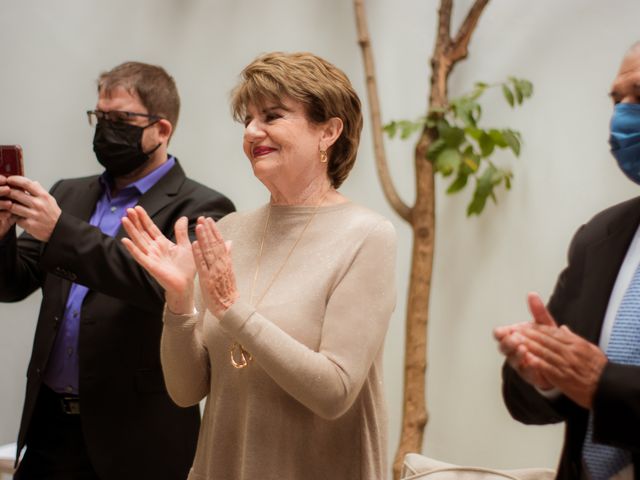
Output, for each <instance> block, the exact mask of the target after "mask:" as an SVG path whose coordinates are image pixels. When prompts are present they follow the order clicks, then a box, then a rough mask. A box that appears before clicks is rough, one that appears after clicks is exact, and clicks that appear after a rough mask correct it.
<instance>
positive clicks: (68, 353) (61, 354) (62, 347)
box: [44, 156, 176, 395]
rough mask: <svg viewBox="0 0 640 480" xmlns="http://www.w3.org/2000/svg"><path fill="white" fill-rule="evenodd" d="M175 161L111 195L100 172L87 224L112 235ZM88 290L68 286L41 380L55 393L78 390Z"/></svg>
mask: <svg viewBox="0 0 640 480" xmlns="http://www.w3.org/2000/svg"><path fill="white" fill-rule="evenodd" d="M175 163H176V161H175V158H174V157H171V156H170V157H169V160H167V161H166V162H165V163H163V164H162V165H160V166H159V167H158V168H156V169H155V170H154V171H153V172H151V173H149V174H148V175H147V176H145V177H143V178H141V179H140V180H138V181H136V182H134V183H132V184H130V185H127V186H126V187H125V188H123V189H122V190H120V191H119V192H118V193H117V194H116V196H114V197H112V196H111V186H110V183H111V182H110V179H109V176H108V174H107V173H106V172H105V173H103V174H102V176H101V177H100V184H101V185H102V188H103V193H102V196H101V197H100V199H99V200H98V203H96V209H95V210H94V212H93V215H91V218H90V219H89V223H90V224H91V225H93V226H94V227H98V228H99V229H100V230H101V231H102V233H104V234H105V235H109V236H111V237H115V236H116V234H117V233H118V230H119V229H120V224H121V219H122V217H123V216H124V215H125V214H126V211H127V208H131V207H134V206H135V205H136V204H137V203H138V200H139V199H140V197H141V196H142V195H143V194H144V193H146V192H147V191H148V190H149V189H150V188H151V187H153V186H154V185H155V184H156V183H157V182H158V180H160V179H161V178H162V177H163V176H165V175H166V173H167V172H168V171H169V170H171V168H172V167H173V166H174V165H175ZM88 292H89V289H88V288H87V287H85V286H84V285H79V284H77V283H73V284H72V285H71V289H70V290H69V296H68V297H67V304H66V307H65V311H64V316H63V318H62V323H61V324H60V330H58V334H57V336H56V340H55V343H54V345H53V350H52V351H51V356H50V358H49V363H48V365H47V369H46V371H45V374H44V383H45V384H47V385H48V386H49V387H50V388H51V389H53V390H55V391H56V392H59V393H66V394H71V395H78V394H79V393H80V392H79V385H78V384H79V376H78V371H79V368H78V367H79V358H78V335H79V333H80V317H81V315H82V302H84V298H85V297H86V296H87V293H88Z"/></svg>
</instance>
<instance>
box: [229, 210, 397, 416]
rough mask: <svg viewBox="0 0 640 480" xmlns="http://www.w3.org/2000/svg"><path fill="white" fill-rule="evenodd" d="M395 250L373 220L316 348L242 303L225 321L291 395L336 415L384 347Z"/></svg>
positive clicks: (334, 295) (389, 229) (331, 301)
mask: <svg viewBox="0 0 640 480" xmlns="http://www.w3.org/2000/svg"><path fill="white" fill-rule="evenodd" d="M395 253H396V237H395V231H394V229H393V226H392V225H391V223H389V222H388V221H383V222H380V223H378V224H376V225H375V226H374V227H373V228H372V230H371V231H370V232H369V234H368V235H367V237H366V239H365V240H364V241H363V243H362V245H361V246H360V249H359V250H358V252H357V253H356V255H355V257H354V259H353V261H352V263H351V265H350V267H349V268H348V270H347V271H346V273H345V274H344V275H343V277H342V278H341V279H340V281H339V283H338V284H337V285H336V287H335V288H334V289H333V291H332V292H331V294H330V296H329V298H328V299H327V307H326V312H325V317H324V321H323V327H322V333H321V341H320V346H319V348H318V351H314V350H311V349H310V348H308V347H307V346H306V345H303V344H302V343H300V342H298V341H297V340H295V339H294V338H292V337H291V336H290V335H288V334H287V333H286V332H284V331H283V330H282V329H280V328H279V327H278V326H276V325H275V324H274V323H273V322H271V321H269V320H268V319H267V318H265V317H263V316H262V315H261V314H260V313H258V312H257V311H256V310H255V309H254V308H253V307H252V306H250V305H248V304H247V303H245V302H243V301H242V300H238V301H237V302H236V303H235V304H234V305H233V306H232V307H231V308H230V309H229V310H227V312H226V313H225V315H224V316H223V317H222V319H221V322H220V325H221V326H222V328H223V329H224V330H225V331H226V332H227V333H229V335H231V336H232V337H234V338H235V339H236V340H237V341H239V342H240V343H241V344H242V345H243V346H244V347H245V348H246V349H247V350H248V351H249V352H251V355H252V356H253V357H255V359H256V361H258V362H259V363H260V366H261V367H262V368H263V369H264V370H265V371H266V372H267V374H268V375H269V376H270V377H271V378H272V379H273V380H274V381H275V382H276V383H278V384H279V385H280V386H281V387H282V388H283V389H284V390H285V391H286V392H288V393H289V394H290V395H291V396H293V397H294V398H295V399H297V400H298V401H299V402H300V403H302V404H303V405H305V406H306V407H307V408H309V409H310V410H312V411H313V412H314V413H315V414H317V415H319V416H321V417H323V418H327V419H334V418H338V417H340V416H341V415H342V414H344V413H345V412H346V411H347V410H348V409H349V408H350V407H351V405H352V404H353V402H354V401H355V399H356V398H357V396H358V394H359V393H360V390H361V388H362V385H363V384H364V382H365V380H366V378H367V375H368V374H369V370H370V369H371V366H372V364H373V362H374V360H375V358H376V356H377V355H378V353H379V352H380V349H381V348H382V346H383V341H384V337H385V334H386V331H387V326H388V323H389V319H390V317H391V314H392V312H393V309H394V307H395V300H396V291H395Z"/></svg>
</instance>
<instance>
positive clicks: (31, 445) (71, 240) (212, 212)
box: [0, 62, 234, 480]
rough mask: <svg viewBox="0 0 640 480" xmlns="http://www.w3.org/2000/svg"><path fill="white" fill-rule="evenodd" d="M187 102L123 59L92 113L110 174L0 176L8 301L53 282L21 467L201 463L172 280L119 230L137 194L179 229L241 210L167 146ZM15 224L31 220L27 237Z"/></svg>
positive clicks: (83, 470)
mask: <svg viewBox="0 0 640 480" xmlns="http://www.w3.org/2000/svg"><path fill="white" fill-rule="evenodd" d="M179 109H180V99H179V96H178V91H177V89H176V86H175V82H174V80H173V78H172V77H171V76H169V75H168V74H167V72H165V71H164V69H162V68H160V67H157V66H154V65H148V64H144V63H139V62H127V63H124V64H122V65H119V66H117V67H115V68H114V69H112V70H110V71H108V72H106V73H104V74H102V75H101V76H100V78H99V80H98V103H97V105H96V107H95V109H94V110H90V111H89V112H87V114H88V117H89V122H90V124H91V125H95V134H94V139H93V150H94V152H95V154H96V157H97V159H98V162H99V163H100V164H101V165H102V166H103V167H104V169H105V171H104V173H103V174H102V175H99V176H91V177H86V178H78V179H71V180H61V181H59V182H58V183H56V184H55V185H54V186H53V188H52V189H51V191H50V192H47V191H46V190H44V189H43V188H42V187H41V186H40V185H39V184H38V183H37V182H34V181H32V180H30V179H28V178H25V177H18V176H14V177H9V178H5V177H3V176H0V301H4V302H15V301H20V300H22V299H23V298H25V297H27V296H28V295H30V294H31V293H32V292H34V291H35V290H37V289H41V290H42V304H41V308H40V315H39V318H38V324H37V328H36V333H35V340H34V344H33V353H32V357H31V362H30V364H29V368H28V372H27V389H26V398H25V404H24V410H23V414H22V422H21V426H20V433H19V436H18V447H19V449H21V448H22V447H23V446H25V445H26V447H27V449H26V453H25V455H24V458H23V460H22V462H21V464H20V466H19V468H18V471H17V473H16V477H15V478H17V479H26V480H31V479H59V480H63V479H64V480H67V479H98V478H99V479H102V480H110V479H113V480H115V479H118V480H122V479H144V478H153V479H167V480H169V479H171V480H183V479H184V478H186V477H187V475H188V471H189V468H190V466H191V463H192V461H193V456H194V453H195V446H196V440H197V434H198V428H199V418H200V417H199V412H198V408H197V406H196V407H192V408H187V409H183V408H179V407H177V406H176V405H175V404H173V402H172V401H171V400H170V398H169V396H168V394H167V391H166V388H165V384H164V380H163V375H162V371H161V368H160V334H161V331H162V309H163V305H164V292H163V290H162V288H161V287H160V285H158V283H157V282H156V281H155V280H154V279H152V278H151V277H150V276H148V275H147V273H146V272H145V271H144V269H142V268H140V267H139V266H138V264H137V263H136V262H135V261H134V260H133V258H132V257H131V256H130V255H129V253H128V252H127V251H126V249H125V248H124V247H123V246H122V244H121V241H120V239H121V238H122V236H123V234H124V232H123V230H122V229H121V224H120V220H121V218H122V217H123V216H124V215H126V209H127V208H130V207H133V206H135V205H142V206H143V207H144V208H145V210H147V212H150V214H151V216H152V218H153V221H154V223H155V224H156V225H157V226H158V228H159V229H160V230H161V231H162V233H163V234H164V235H166V236H167V237H170V238H171V239H172V240H173V241H175V238H176V236H178V237H180V236H182V237H183V238H186V237H187V236H188V235H191V236H192V237H195V235H194V233H195V225H196V221H197V218H198V217H199V216H205V217H209V216H210V217H212V218H214V219H216V220H217V219H219V218H220V217H222V216H224V215H225V214H227V213H229V212H231V211H233V210H234V207H233V204H232V203H231V201H230V200H229V199H227V198H226V197H225V196H224V195H222V194H220V193H218V192H216V191H214V190H211V189H209V188H207V187H205V186H203V185H200V184H199V183H196V182H194V181H193V180H190V179H188V178H187V177H186V176H185V173H184V171H183V170H182V168H181V166H180V164H179V163H178V160H177V159H176V158H175V157H173V156H172V155H170V154H169V153H168V151H167V149H168V143H169V139H170V138H171V136H172V134H173V131H174V129H175V126H176V123H177V120H178V114H179ZM179 219H181V220H179ZM176 222H177V223H176ZM16 224H17V225H18V226H20V227H22V228H23V229H24V231H25V233H23V234H22V235H20V236H19V237H17V236H16V228H15V225H16ZM174 224H176V228H175V235H174V228H173V225H174Z"/></svg>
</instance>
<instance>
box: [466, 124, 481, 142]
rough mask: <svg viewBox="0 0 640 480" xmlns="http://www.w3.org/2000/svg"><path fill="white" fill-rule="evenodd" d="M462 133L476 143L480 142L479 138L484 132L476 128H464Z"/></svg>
mask: <svg viewBox="0 0 640 480" xmlns="http://www.w3.org/2000/svg"><path fill="white" fill-rule="evenodd" d="M464 131H465V132H466V134H467V135H469V136H470V137H471V138H473V139H474V140H476V141H480V137H481V136H482V134H483V133H484V130H482V129H480V128H476V127H466V128H465V129H464Z"/></svg>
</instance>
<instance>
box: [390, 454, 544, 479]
mask: <svg viewBox="0 0 640 480" xmlns="http://www.w3.org/2000/svg"><path fill="white" fill-rule="evenodd" d="M555 475H556V474H555V471H553V470H551V469H548V468H521V469H517V470H493V469H491V468H485V467H462V466H459V465H453V464H451V463H445V462H440V461H438V460H434V459H432V458H429V457H425V456H424V455H419V454H417V453H409V454H408V455H406V456H405V457H404V464H403V467H402V474H401V475H400V478H401V480H505V479H509V480H553V479H554V478H555Z"/></svg>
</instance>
